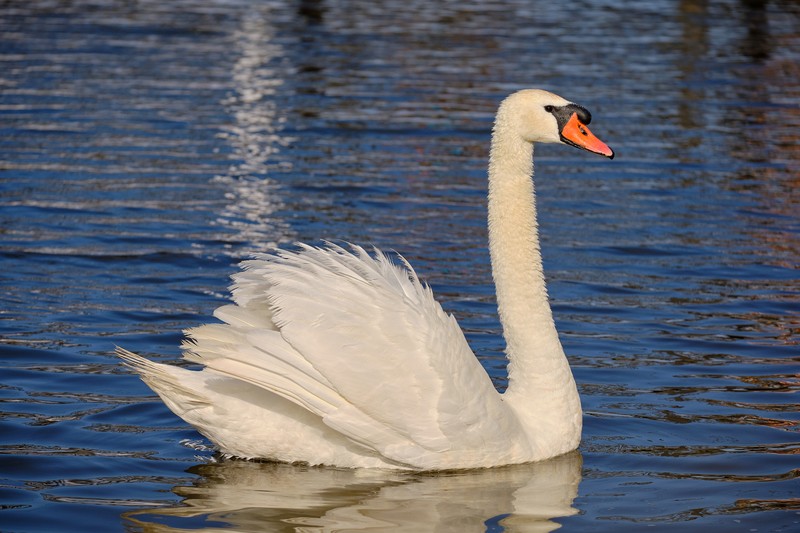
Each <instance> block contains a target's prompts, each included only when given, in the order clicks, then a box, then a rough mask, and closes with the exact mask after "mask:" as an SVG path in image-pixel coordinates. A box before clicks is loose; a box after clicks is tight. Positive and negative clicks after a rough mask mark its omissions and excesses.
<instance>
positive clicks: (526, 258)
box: [488, 121, 580, 434]
mask: <svg viewBox="0 0 800 533" xmlns="http://www.w3.org/2000/svg"><path fill="white" fill-rule="evenodd" d="M503 126H504V124H503V123H502V122H501V121H498V123H497V124H496V126H495V131H494V135H493V138H492V148H491V157H490V163H489V206H488V208H489V213H488V215H489V251H490V254H491V259H492V272H493V276H494V282H495V287H496V291H497V307H498V313H499V315H500V322H501V323H502V325H503V335H504V337H505V340H506V353H507V356H508V360H509V362H508V378H509V385H508V389H507V391H506V394H505V397H506V398H507V399H508V400H509V401H510V402H512V404H513V405H514V407H515V409H516V410H517V411H518V413H519V414H520V419H521V420H522V421H523V424H524V423H525V420H526V419H528V420H529V423H530V424H531V425H532V424H536V426H537V432H540V431H542V430H543V429H544V428H542V427H541V425H542V422H543V421H544V419H545V418H547V419H550V418H553V419H554V420H558V417H561V421H564V417H568V418H569V419H570V420H572V424H573V425H574V423H577V424H578V434H579V433H580V426H579V424H580V420H579V419H580V400H579V398H578V394H577V390H576V388H575V381H574V380H573V378H572V372H571V371H570V368H569V363H568V362H567V359H566V357H565V355H564V350H563V349H562V347H561V342H560V341H559V339H558V333H557V332H556V327H555V324H554V322H553V314H552V311H551V310H550V303H549V301H548V297H547V288H546V286H545V278H544V271H543V268H542V255H541V251H540V247H539V233H538V224H537V219H536V199H535V191H534V184H533V145H532V144H531V143H529V142H526V141H524V140H523V139H522V138H520V137H519V136H518V135H515V134H514V132H513V131H510V130H509V129H508V128H505V129H504V127H503ZM576 413H577V419H578V420H577V422H575V420H574V419H575V418H576Z"/></svg>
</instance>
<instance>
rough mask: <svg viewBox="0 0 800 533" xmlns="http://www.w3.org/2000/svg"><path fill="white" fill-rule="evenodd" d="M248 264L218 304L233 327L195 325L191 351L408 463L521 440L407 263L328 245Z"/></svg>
mask: <svg viewBox="0 0 800 533" xmlns="http://www.w3.org/2000/svg"><path fill="white" fill-rule="evenodd" d="M243 267H244V270H243V272H241V273H238V274H236V275H235V276H234V282H235V283H234V287H233V294H234V300H235V301H236V303H237V304H238V306H225V307H222V308H220V309H219V310H218V311H217V313H216V314H217V316H218V317H219V318H220V319H222V320H224V321H225V322H227V325H216V326H214V325H212V326H203V327H201V328H197V329H196V330H192V331H190V332H189V334H190V337H191V338H192V341H191V343H190V344H189V345H188V346H187V347H188V348H189V354H190V355H189V357H190V358H193V359H196V360H199V361H201V362H203V363H204V364H206V365H207V366H209V367H211V368H213V369H215V370H217V371H219V372H222V373H225V374H227V375H229V376H233V377H237V378H239V379H243V380H245V381H248V382H250V383H254V384H256V385H258V386H261V387H263V388H265V389H268V390H271V391H273V392H276V393H277V394H280V395H282V396H284V397H286V398H288V399H290V400H292V401H293V402H295V403H297V404H298V405H302V406H303V407H305V408H307V409H309V410H310V411H312V412H314V413H316V414H318V415H319V416H321V417H322V418H323V420H324V422H325V423H326V424H327V425H328V426H330V427H331V428H333V429H336V430H337V431H339V432H340V433H342V434H343V435H345V436H347V437H348V438H350V439H351V440H353V441H354V442H357V443H359V444H361V445H362V446H365V447H367V448H371V449H373V450H375V451H376V452H378V453H380V454H381V455H383V456H384V457H386V458H388V459H390V460H392V461H397V462H400V463H403V464H409V465H414V466H418V467H425V466H428V465H426V463H428V462H432V464H433V463H436V464H434V465H433V466H436V467H438V466H439V464H441V463H442V455H445V456H446V455H453V456H454V457H455V456H459V457H460V458H461V459H465V458H466V457H465V456H464V455H465V454H466V455H470V454H474V453H478V454H480V455H483V454H487V453H488V454H489V455H492V456H494V455H496V454H497V453H498V451H500V450H503V449H505V448H508V447H509V446H511V444H509V443H516V442H519V441H520V439H518V438H517V437H519V436H520V434H521V433H522V430H521V429H520V426H519V424H518V422H517V420H516V416H514V413H513V412H512V411H511V409H510V408H509V407H508V406H507V405H506V404H505V403H504V402H503V400H502V397H501V396H500V395H499V394H498V393H497V392H496V391H495V389H494V387H493V386H492V384H491V381H490V379H489V377H488V376H487V374H486V372H485V370H484V369H483V367H482V366H481V365H480V363H479V362H478V360H477V359H476V358H475V356H474V355H473V353H472V351H471V350H470V349H469V346H468V344H467V342H466V339H465V338H464V335H463V333H462V332H461V330H460V328H459V327H458V324H457V323H456V321H455V319H454V318H453V317H452V316H450V315H447V314H446V313H444V311H443V310H442V308H441V306H440V305H439V304H438V303H437V302H436V301H435V300H434V298H433V295H432V293H431V290H430V289H429V288H428V287H427V286H425V285H423V284H422V283H421V282H420V281H419V279H418V278H417V276H416V274H415V273H414V271H413V269H411V267H410V266H409V265H408V264H405V265H404V266H403V267H401V266H398V265H396V264H394V263H392V262H391V260H389V259H388V258H387V257H386V256H385V255H383V254H382V253H380V252H379V251H377V250H376V253H375V255H370V254H368V253H367V252H366V251H365V250H364V249H362V248H360V247H352V251H350V250H345V249H343V248H341V247H338V246H333V245H331V246H329V247H327V248H313V247H309V246H302V247H301V248H300V250H299V251H297V252H289V251H280V252H278V253H276V254H275V255H263V256H259V257H258V258H256V259H254V260H251V261H247V262H245V263H244V264H243ZM501 455H502V452H501ZM434 457H436V459H433V458H434ZM461 459H458V460H461ZM453 460H454V461H456V460H457V459H455V458H454V459H453ZM444 462H445V463H448V461H444ZM456 466H457V465H456V464H453V467H456Z"/></svg>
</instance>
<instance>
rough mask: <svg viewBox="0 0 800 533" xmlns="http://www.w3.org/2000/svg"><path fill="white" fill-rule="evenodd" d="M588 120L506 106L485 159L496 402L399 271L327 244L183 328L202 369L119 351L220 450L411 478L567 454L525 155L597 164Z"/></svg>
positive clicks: (575, 425)
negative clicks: (499, 370)
mask: <svg viewBox="0 0 800 533" xmlns="http://www.w3.org/2000/svg"><path fill="white" fill-rule="evenodd" d="M590 120H591V116H590V115H589V112H588V111H586V110H585V109H584V108H582V107H580V106H578V105H576V104H573V103H570V102H569V101H567V100H565V99H563V98H561V97H560V96H556V95H554V94H552V93H548V92H546V91H540V90H527V91H520V92H517V93H514V94H513V95H511V96H509V97H508V98H507V99H506V100H505V101H504V102H503V103H502V104H501V105H500V108H499V110H498V112H497V120H496V122H495V127H494V132H493V135H492V146H491V156H490V163H489V206H488V210H489V249H490V255H491V259H492V271H493V275H494V279H495V285H496V288H497V303H498V311H499V315H500V320H501V322H502V324H503V330H504V335H505V338H506V342H507V353H508V359H509V365H508V369H509V371H508V372H509V385H508V389H507V390H506V392H505V393H504V394H502V395H500V394H498V393H497V391H496V390H495V388H494V386H493V385H492V382H491V381H490V379H489V376H488V375H487V374H486V372H485V371H484V369H483V367H481V365H480V363H479V362H478V360H477V359H476V358H475V356H474V355H473V353H472V351H471V350H470V348H469V346H468V344H467V341H466V339H465V338H464V334H463V333H462V332H461V330H460V329H459V327H458V325H457V324H456V322H455V320H454V319H453V317H452V316H448V315H446V314H445V313H444V312H443V311H442V308H441V306H440V305H439V304H438V303H437V302H436V301H435V300H434V299H433V295H432V293H431V291H430V289H429V288H428V287H426V286H424V285H423V284H422V283H421V282H420V281H419V279H418V278H417V276H416V274H415V273H414V272H413V270H411V268H410V266H408V265H407V264H406V265H405V267H399V266H397V265H395V264H393V263H391V262H390V261H389V259H388V258H386V257H385V256H383V255H381V254H377V255H376V256H375V257H373V256H370V255H369V254H368V253H367V252H365V251H364V250H363V249H361V248H355V247H354V248H353V250H352V251H348V250H344V249H342V248H339V247H335V246H330V247H328V248H324V249H317V248H312V247H308V246H305V247H302V248H301V250H300V251H298V252H288V251H281V252H278V253H276V254H273V255H263V256H260V257H259V258H258V259H256V260H252V261H248V262H246V263H245V264H244V271H243V272H241V273H239V274H237V275H236V276H234V280H235V286H234V289H233V295H234V300H235V302H236V305H227V306H223V307H221V308H219V309H217V311H216V313H215V314H216V316H217V318H219V319H221V320H223V321H224V322H225V324H211V325H206V326H202V327H200V328H196V329H194V330H191V331H190V332H189V337H190V340H189V341H188V342H187V343H186V344H185V346H184V347H185V349H186V352H185V357H186V358H187V359H189V360H191V361H194V362H198V363H201V364H203V365H204V366H205V369H204V370H203V371H201V372H193V371H190V370H187V369H184V368H180V367H176V366H170V365H164V364H159V363H154V362H152V361H149V360H147V359H144V358H142V357H139V356H137V355H135V354H132V353H130V352H126V351H124V350H120V355H121V356H122V358H123V359H124V360H125V362H126V363H127V364H128V365H130V366H131V367H132V368H133V369H135V370H136V371H137V372H139V373H140V374H141V376H142V378H143V379H144V380H145V382H146V383H147V384H148V385H150V386H151V387H152V388H153V390H155V391H156V392H157V393H158V394H159V395H160V396H161V398H162V399H163V400H164V402H165V403H166V404H167V406H168V407H169V408H170V409H172V410H173V411H174V412H175V413H177V414H178V415H179V416H181V417H182V418H184V419H185V420H186V421H187V422H189V423H191V424H192V425H194V426H195V427H196V428H197V429H198V430H199V431H200V432H201V433H203V434H204V435H206V436H207V437H208V438H209V439H210V440H211V441H213V442H214V443H215V444H217V445H218V446H219V447H220V449H221V450H222V451H223V452H225V453H228V454H231V455H235V456H240V457H259V458H268V459H275V460H281V461H286V462H295V461H302V462H308V463H311V464H328V465H335V466H346V467H383V468H401V469H418V470H445V469H453V468H476V467H491V466H499V465H505V464H513V463H523V462H528V461H540V460H544V459H548V458H551V457H555V456H557V455H559V454H563V453H566V452H568V451H571V450H574V449H575V448H576V447H577V446H578V443H579V441H580V435H581V407H580V399H579V397H578V391H577V389H576V387H575V381H574V379H573V377H572V372H571V370H570V367H569V363H568V362H567V358H566V357H565V355H564V351H563V349H562V347H561V343H560V341H559V339H558V333H557V332H556V328H555V324H554V323H553V315H552V312H551V310H550V304H549V301H548V297H547V289H546V287H545V281H544V275H543V272H542V258H541V253H540V251H539V242H538V230H537V221H536V207H535V202H534V189H533V181H532V179H531V177H532V174H533V162H532V156H533V143H534V142H549V143H563V144H569V145H573V146H577V147H579V148H583V149H586V150H589V151H591V152H594V153H597V154H601V155H604V156H607V157H613V155H614V154H613V152H612V151H611V149H610V148H609V147H608V146H606V145H605V144H604V143H603V142H601V141H600V140H599V139H597V138H596V137H594V135H592V133H591V132H590V131H589V130H588V128H587V127H586V124H588V123H589V121H590Z"/></svg>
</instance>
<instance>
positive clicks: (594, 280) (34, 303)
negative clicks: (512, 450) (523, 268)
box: [0, 0, 800, 532]
mask: <svg viewBox="0 0 800 533" xmlns="http://www.w3.org/2000/svg"><path fill="white" fill-rule="evenodd" d="M0 5H1V6H2V8H0V257H2V269H0V286H1V287H2V290H0V367H1V368H0V530H2V531H4V532H6V531H8V532H34V531H119V530H145V529H146V530H147V531H177V530H184V529H203V528H205V530H224V529H230V530H236V531H293V530H304V531H333V530H336V531H352V530H361V529H364V530H366V529H369V530H370V531H380V530H387V531H389V530H391V531H395V530H398V531H432V530H437V531H548V530H551V529H553V528H556V527H558V526H559V525H560V526H561V527H562V528H563V529H562V530H563V531H581V532H583V531H645V530H646V531H676V530H678V531H685V530H692V531H694V530H700V529H701V528H703V530H705V531H726V532H727V531H798V530H800V483H799V482H798V473H800V461H798V457H800V455H798V453H799V452H800V435H798V430H799V429H800V423H799V422H798V419H799V418H800V417H799V416H798V403H800V397H799V396H798V368H799V367H798V363H800V347H799V346H798V339H800V337H799V336H798V335H799V334H800V274H798V264H800V187H798V186H799V185H800V178H799V176H800V134H798V132H800V9H799V8H798V5H797V3H796V2H791V1H785V2H780V1H759V0H748V1H744V0H743V1H741V2H734V1H732V0H728V1H725V0H720V1H714V2H712V1H707V2H706V1H696V2H689V1H671V0H662V1H648V2H625V1H615V0H607V1H605V2H569V3H568V2H561V3H558V2H544V1H541V2H539V1H533V2H529V1H522V0H519V1H516V2H514V1H511V2H504V1H499V0H498V1H493V2H471V1H469V0H461V1H458V2H450V1H442V2H428V1H424V2H423V1H416V0H407V1H405V2H374V1H365V2H338V1H318V2H314V1H306V2H272V3H270V2H245V1H243V0H242V1H240V0H225V1H223V0H219V1H217V2H214V1H211V0H208V1H201V0H196V1H190V0H186V1H180V0H176V1H172V2H155V1H148V0H144V1H139V2H122V1H119V2H113V1H101V0H94V1H87V0H78V1H74V2H58V1H55V0H27V1H25V2H21V1H20V2H14V1H12V2H3V3H2V4H0ZM528 86H539V87H543V88H548V89H550V90H554V91H556V92H558V93H561V94H563V95H564V96H566V97H568V98H569V99H572V100H574V101H576V102H579V103H581V104H583V105H585V106H586V107H588V108H589V109H590V110H591V111H592V113H593V115H594V121H593V123H592V126H593V129H594V131H595V132H596V133H597V134H598V135H600V136H601V137H602V138H604V139H605V140H607V141H608V142H609V144H610V145H612V147H614V148H615V149H616V151H617V154H618V157H617V158H616V159H615V160H614V161H606V160H603V159H602V158H595V157H592V156H590V155H588V154H585V153H583V152H579V151H577V150H571V149H567V148H563V147H557V146H542V147H539V148H538V149H537V153H536V162H537V164H536V169H537V191H538V194H539V202H540V215H541V226H542V227H541V232H542V237H543V239H544V240H543V253H544V257H545V268H546V271H547V275H548V280H549V285H550V294H551V297H552V303H553V308H554V312H555V315H556V321H557V323H558V327H559V331H560V333H561V338H562V342H563V344H564V347H565V349H566V351H567V353H568V354H569V357H570V361H571V363H572V365H573V368H574V372H575V377H576V380H577V382H578V385H579V389H580V392H581V396H582V400H583V404H584V411H585V415H584V426H585V429H584V435H583V442H582V444H581V447H580V450H579V452H576V453H574V454H570V455H567V456H565V457H561V458H559V459H557V460H555V461H549V462H545V463H541V464H536V465H525V466H519V467H513V468H502V469H495V470H488V471H480V472H465V473H454V474H447V475H409V474H392V473H385V472H359V471H347V470H337V469H327V468H308V467H303V466H292V465H278V464H268V463H253V462H245V461H235V460H219V459H218V458H217V457H215V456H214V453H213V450H212V449H211V447H210V445H209V443H208V442H206V441H205V440H204V439H203V438H202V437H201V436H200V435H199V434H197V433H196V432H195V431H194V430H193V429H192V428H190V427H188V426H187V425H186V424H185V423H183V422H182V421H181V420H180V419H178V418H176V417H175V416H174V415H172V414H171V413H170V412H169V411H168V410H167V408H166V407H165V406H164V405H163V404H161V403H160V401H158V400H157V398H156V397H155V396H154V395H153V394H152V393H151V392H150V390H149V389H148V388H147V387H146V386H145V385H144V384H143V383H141V382H140V381H139V380H138V379H137V378H136V377H135V376H133V375H131V374H130V373H129V372H127V371H126V370H124V369H122V368H121V367H120V365H119V364H118V361H117V360H116V359H115V357H114V355H113V354H112V352H113V349H114V346H115V345H122V346H125V347H127V348H129V349H132V350H134V351H138V352H140V353H143V354H145V355H148V356H149V357H152V358H154V359H157V360H164V361H173V360H177V359H178V358H179V357H180V353H179V350H178V344H179V342H180V340H181V335H182V334H181V330H182V329H184V328H187V327H192V326H195V325H198V324H200V323H203V322H206V321H209V320H210V316H211V312H212V310H213V309H214V308H215V307H216V306H218V305H220V304H222V303H223V302H225V301H226V300H225V299H226V294H227V285H228V282H229V280H228V276H229V275H230V274H231V273H233V272H234V271H235V268H236V267H235V265H236V263H237V262H238V261H239V260H240V259H241V258H244V257H246V256H247V255H248V254H249V253H250V252H251V251H254V250H264V249H266V248H268V247H270V246H274V245H282V246H285V245H290V244H291V243H292V242H294V241H298V240H300V241H310V242H319V241H320V239H340V240H347V241H354V242H359V243H364V244H370V243H372V244H376V245H378V246H380V247H382V248H385V249H393V250H397V251H399V252H401V253H402V254H403V255H405V256H406V257H407V258H408V259H409V260H410V261H411V263H412V264H414V265H415V267H416V268H417V271H418V272H419V273H420V274H421V275H422V276H423V277H424V278H425V279H426V280H427V281H428V282H429V283H430V284H431V285H432V287H433V288H434V290H435V292H436V293H437V295H438V298H439V300H440V301H441V302H442V303H443V305H444V306H445V308H446V309H447V310H448V311H450V312H452V313H454V314H455V315H456V316H457V318H458V320H459V322H460V323H461V324H462V327H463V328H464V329H465V331H466V333H467V337H468V339H469V341H470V343H471V345H472V347H473V348H474V350H475V351H476V353H477V354H478V356H479V358H480V360H481V361H482V363H483V364H484V366H485V367H486V368H487V371H488V372H489V373H490V375H491V376H492V379H493V380H494V381H495V383H496V384H497V386H498V388H501V389H502V388H504V387H505V368H504V359H503V343H502V339H501V337H500V327H499V323H498V321H497V318H496V316H495V306H494V298H493V286H492V282H491V274H490V270H489V263H488V256H487V252H486V231H485V221H484V219H485V166H486V157H487V147H488V139H489V131H490V128H491V122H492V115H493V112H494V109H495V107H496V105H497V104H498V102H499V101H500V99H501V98H502V97H503V96H504V95H505V94H507V93H509V92H511V91H512V90H515V89H518V88H523V87H528Z"/></svg>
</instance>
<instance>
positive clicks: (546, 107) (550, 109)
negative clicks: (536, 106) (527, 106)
mask: <svg viewBox="0 0 800 533" xmlns="http://www.w3.org/2000/svg"><path fill="white" fill-rule="evenodd" d="M554 109H555V107H553V106H551V105H546V106H544V110H545V111H547V112H548V113H552V112H553V110H554Z"/></svg>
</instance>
